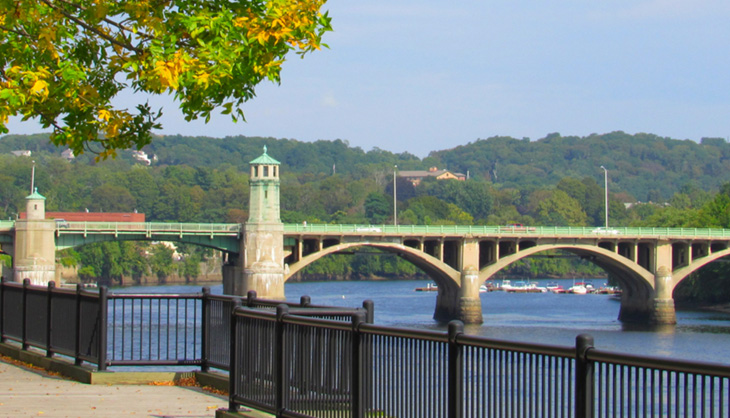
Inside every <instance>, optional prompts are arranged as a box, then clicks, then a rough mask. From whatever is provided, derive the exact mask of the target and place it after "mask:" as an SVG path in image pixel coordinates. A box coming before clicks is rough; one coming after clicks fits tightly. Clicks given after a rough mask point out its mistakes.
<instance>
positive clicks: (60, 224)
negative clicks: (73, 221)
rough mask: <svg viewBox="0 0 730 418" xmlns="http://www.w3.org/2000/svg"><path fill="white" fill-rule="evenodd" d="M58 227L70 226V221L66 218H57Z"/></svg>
mask: <svg viewBox="0 0 730 418" xmlns="http://www.w3.org/2000/svg"><path fill="white" fill-rule="evenodd" d="M56 228H68V221H67V220H65V219H56Z"/></svg>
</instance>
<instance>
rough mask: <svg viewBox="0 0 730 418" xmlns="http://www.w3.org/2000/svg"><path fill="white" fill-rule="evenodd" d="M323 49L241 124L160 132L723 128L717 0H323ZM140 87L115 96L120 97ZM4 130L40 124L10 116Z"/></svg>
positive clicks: (414, 139)
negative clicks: (328, 22)
mask: <svg viewBox="0 0 730 418" xmlns="http://www.w3.org/2000/svg"><path fill="white" fill-rule="evenodd" d="M324 9H325V10H329V11H330V15H331V17H332V18H333V27H334V29H335V31H334V32H332V33H329V34H327V36H326V38H325V42H326V43H327V44H329V46H330V49H324V50H322V51H320V52H317V53H315V54H312V55H308V56H307V57H306V58H305V59H303V60H300V59H299V58H298V57H296V56H294V55H292V56H291V57H290V58H289V61H288V62H287V63H285V65H284V70H283V72H282V83H281V85H278V86H277V85H273V84H271V83H265V84H263V85H261V86H260V87H259V88H258V92H257V94H258V97H257V98H256V99H254V100H253V101H251V102H250V103H248V104H247V105H246V106H245V107H244V112H245V114H246V118H247V120H248V122H247V123H238V124H235V123H233V122H231V121H230V119H228V117H225V116H220V117H214V118H213V119H212V120H211V122H210V123H209V124H208V125H205V124H204V123H203V122H202V121H201V122H193V123H187V122H185V121H184V120H183V119H182V117H181V116H180V114H179V112H177V110H176V109H175V106H174V104H173V103H172V101H170V100H168V98H166V97H165V98H158V99H155V100H151V103H152V104H153V105H154V104H158V105H164V106H165V110H164V112H165V117H164V119H163V124H164V129H163V130H162V131H160V132H159V133H161V134H183V135H191V136H198V135H205V136H214V137H224V136H229V135H246V136H271V137H276V138H290V139H298V140H301V141H315V140H318V139H324V140H334V139H342V140H347V141H349V143H350V145H351V146H358V147H361V148H363V149H364V150H366V151H367V150H370V149H372V148H374V147H378V148H381V149H384V150H388V151H393V152H403V151H408V152H411V153H413V154H416V155H418V156H420V157H423V156H426V155H427V154H428V153H429V152H430V151H434V150H441V149H448V148H453V147H455V146H458V145H463V144H466V143H469V142H473V141H475V140H477V139H480V138H488V137H490V136H495V135H506V136H512V137H515V138H523V137H529V138H531V139H533V140H535V139H539V138H542V137H544V136H545V135H547V134H548V133H552V132H559V133H561V134H562V135H581V136H583V135H589V134H591V133H606V132H611V131H616V130H622V131H625V132H628V133H637V132H648V133H654V134H657V135H661V136H668V137H672V138H677V139H692V140H699V139H700V138H702V137H729V136H730V118H729V116H730V76H728V70H729V69H730V24H729V22H730V2H728V1H727V0H694V1H687V0H633V1H629V0H613V1H590V2H586V1H579V0H553V1H549V2H546V1H537V0H534V1H533V0H512V1H507V0H502V1H495V0H480V1H470V0H464V1H458V2H444V1H435V0H419V1H415V0H397V1H393V0H389V1H385V0H367V1H353V0H330V1H329V2H328V3H327V4H326V5H325V8H324ZM136 100H139V98H137V97H131V96H129V97H125V98H124V99H123V102H128V103H129V105H130V106H131V105H132V104H133V103H134V102H135V101H136ZM10 128H11V133H34V132H38V131H39V130H38V127H37V125H34V124H33V123H27V122H26V123H22V124H21V123H20V122H17V121H14V122H13V123H11V125H10Z"/></svg>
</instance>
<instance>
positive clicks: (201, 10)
mask: <svg viewBox="0 0 730 418" xmlns="http://www.w3.org/2000/svg"><path fill="white" fill-rule="evenodd" d="M325 1H326V0H294V1H292V0H244V1H237V2H230V1H226V0H208V1H197V0H173V1H161V2H157V1H149V0H32V1H31V0H12V1H11V0H0V132H4V133H6V132H7V131H8V130H7V127H6V124H7V122H8V120H9V117H11V116H18V115H20V116H22V117H23V118H24V119H28V118H35V117H37V118H38V119H39V121H40V123H41V124H42V126H43V127H45V128H48V127H53V129H54V133H53V135H52V136H51V139H52V141H53V143H54V144H56V145H61V144H64V145H68V146H69V147H70V148H71V149H72V150H73V151H74V153H75V154H77V155H78V154H81V153H82V152H83V151H84V150H86V149H92V150H94V149H95V148H93V147H91V148H89V145H90V143H96V144H98V145H100V148H98V149H96V151H97V152H98V153H99V156H100V157H101V158H106V157H108V156H113V155H115V150H116V149H126V148H131V147H133V146H134V147H136V148H138V149H140V148H142V147H143V146H145V145H147V144H148V143H149V142H150V140H151V135H150V132H151V130H153V129H155V128H159V124H158V122H157V121H158V119H159V117H160V115H161V111H159V110H153V109H151V108H150V107H149V105H147V104H139V105H138V106H137V108H136V110H134V111H131V110H129V109H124V108H118V107H115V105H114V104H113V100H114V98H115V97H117V96H118V95H119V93H120V92H122V91H123V90H125V89H131V90H133V91H134V92H135V93H146V94H152V95H157V94H170V95H172V96H174V98H175V100H176V101H177V102H178V103H179V106H180V109H181V110H182V112H183V114H184V115H185V118H186V119H187V120H192V119H197V118H200V117H202V118H205V119H206V121H207V120H209V118H210V115H211V112H212V111H213V110H215V109H217V108H222V109H223V113H224V114H230V115H231V116H232V117H233V119H234V120H237V119H242V118H243V113H242V111H241V109H240V106H241V105H242V104H243V103H244V102H245V101H247V100H249V99H251V98H253V97H254V95H255V90H254V89H255V86H256V85H258V84H259V83H260V82H261V81H263V80H267V79H268V80H271V81H274V82H278V81H279V80H280V71H281V65H282V63H283V62H284V60H285V57H286V55H287V53H289V52H290V51H295V52H296V53H298V54H302V55H303V54H305V53H308V52H310V51H313V50H316V49H319V48H320V47H321V45H322V43H321V41H322V36H323V34H324V33H325V32H327V31H329V30H331V27H330V18H329V17H328V15H327V13H324V14H322V13H321V12H320V9H321V7H322V6H323V4H324V2H325Z"/></svg>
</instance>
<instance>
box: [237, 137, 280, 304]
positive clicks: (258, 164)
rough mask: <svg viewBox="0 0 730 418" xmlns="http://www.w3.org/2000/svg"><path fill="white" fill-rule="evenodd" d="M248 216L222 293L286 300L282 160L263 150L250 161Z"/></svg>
mask: <svg viewBox="0 0 730 418" xmlns="http://www.w3.org/2000/svg"><path fill="white" fill-rule="evenodd" d="M250 164H251V173H250V180H249V191H250V194H249V216H248V221H247V222H246V223H245V224H244V226H243V237H242V238H243V239H242V240H241V249H240V252H239V254H240V256H239V257H238V259H237V260H229V263H228V264H227V265H226V266H224V271H223V292H224V293H226V294H233V295H241V296H243V295H246V294H247V293H248V291H249V290H255V291H256V293H257V295H258V297H260V298H265V299H284V298H285V297H284V224H283V223H282V222H281V217H280V210H279V187H280V178H279V166H280V165H281V163H280V162H278V161H276V160H275V159H273V158H271V157H270V156H269V155H268V154H267V153H266V147H264V153H263V154H262V155H261V156H260V157H258V158H256V159H255V160H253V161H251V162H250Z"/></svg>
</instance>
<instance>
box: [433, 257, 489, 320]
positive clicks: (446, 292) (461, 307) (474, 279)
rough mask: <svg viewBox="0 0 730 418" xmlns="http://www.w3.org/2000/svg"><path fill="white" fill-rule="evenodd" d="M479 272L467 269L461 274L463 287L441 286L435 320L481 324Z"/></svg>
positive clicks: (434, 315) (437, 298)
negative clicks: (456, 320) (455, 320)
mask: <svg viewBox="0 0 730 418" xmlns="http://www.w3.org/2000/svg"><path fill="white" fill-rule="evenodd" d="M480 284H481V283H480V281H479V271H477V270H476V269H474V268H467V269H466V270H464V271H463V272H462V274H461V286H451V285H442V284H440V285H439V291H438V296H437V297H436V310H435V312H434V314H433V318H434V319H435V320H437V321H439V322H448V321H451V320H454V319H458V320H460V321H462V322H464V323H465V324H481V323H482V322H484V318H483V316H482V301H481V299H480V298H479V286H480Z"/></svg>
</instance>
